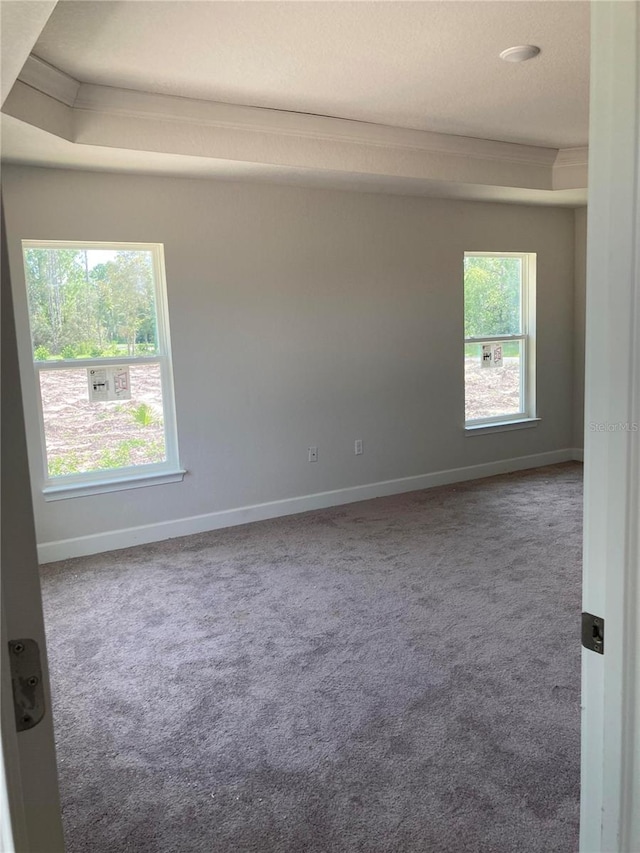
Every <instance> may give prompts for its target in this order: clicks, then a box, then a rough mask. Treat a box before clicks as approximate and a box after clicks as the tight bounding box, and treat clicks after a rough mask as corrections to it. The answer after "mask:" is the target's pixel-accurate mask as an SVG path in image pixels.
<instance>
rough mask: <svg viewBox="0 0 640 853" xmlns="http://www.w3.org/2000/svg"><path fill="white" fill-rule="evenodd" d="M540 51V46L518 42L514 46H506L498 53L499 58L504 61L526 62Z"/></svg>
mask: <svg viewBox="0 0 640 853" xmlns="http://www.w3.org/2000/svg"><path fill="white" fill-rule="evenodd" d="M539 53H540V48H539V47H536V46H535V44H519V45H516V47H508V48H507V49H506V50H503V51H502V53H501V54H500V59H504V61H505V62H526V60H527V59H533V57H534V56H537V55H538V54H539Z"/></svg>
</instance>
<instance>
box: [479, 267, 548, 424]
mask: <svg viewBox="0 0 640 853" xmlns="http://www.w3.org/2000/svg"><path fill="white" fill-rule="evenodd" d="M479 257H482V258H520V260H521V262H522V267H521V269H522V278H521V284H520V288H521V291H520V329H521V331H520V333H519V334H517V335H494V336H493V337H480V338H479V337H468V338H467V337H465V338H464V343H463V347H466V346H467V344H491V343H501V342H508V341H520V342H521V344H520V345H521V350H520V357H521V359H522V364H521V370H520V411H518V412H512V413H511V414H504V413H502V414H499V415H493V416H491V417H488V418H473V419H470V420H467V419H466V417H465V421H464V428H465V430H468V431H469V434H475V435H482V434H483V433H485V432H503V431H505V430H507V429H509V428H513V429H518V428H523V427H526V426H537V425H538V423H539V422H540V418H539V417H538V415H537V406H536V266H537V254H536V253H535V252H485V251H482V252H471V251H469V252H465V253H464V258H479ZM463 292H464V274H463ZM465 397H466V382H465ZM465 404H466V401H465Z"/></svg>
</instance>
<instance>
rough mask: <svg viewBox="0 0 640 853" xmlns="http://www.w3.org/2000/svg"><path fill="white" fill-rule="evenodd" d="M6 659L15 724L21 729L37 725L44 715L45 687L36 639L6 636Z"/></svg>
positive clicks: (24, 729) (21, 730) (22, 730)
mask: <svg viewBox="0 0 640 853" xmlns="http://www.w3.org/2000/svg"><path fill="white" fill-rule="evenodd" d="M9 661H10V662H11V684H12V685H13V707H14V711H15V715H16V728H17V730H18V731H19V732H24V731H26V729H32V728H33V727H34V726H37V725H38V723H39V722H40V720H41V719H42V718H43V717H44V689H43V686H42V668H41V667H40V649H39V648H38V644H37V643H36V641H35V640H9Z"/></svg>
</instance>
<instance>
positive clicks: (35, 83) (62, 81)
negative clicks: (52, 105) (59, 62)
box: [18, 54, 80, 107]
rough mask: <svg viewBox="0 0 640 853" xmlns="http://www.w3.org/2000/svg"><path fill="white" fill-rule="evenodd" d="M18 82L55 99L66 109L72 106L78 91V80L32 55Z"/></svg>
mask: <svg viewBox="0 0 640 853" xmlns="http://www.w3.org/2000/svg"><path fill="white" fill-rule="evenodd" d="M18 80H20V81H22V82H23V83H26V84H27V86H31V88H32V89H36V90H37V91H38V92H42V94H44V95H49V97H50V98H55V100H56V101H60V102H61V103H63V104H66V105H67V106H68V107H72V106H73V105H74V103H75V100H76V97H77V95H78V90H79V89H80V82H79V81H78V80H75V79H74V78H73V77H70V76H69V75H68V74H65V73H64V71H60V70H59V69H58V68H54V66H53V65H49V63H48V62H44V60H42V59H39V58H38V57H37V56H34V55H33V54H31V56H29V57H28V58H27V61H26V63H25V65H24V67H23V69H22V71H21V72H20V74H19V75H18Z"/></svg>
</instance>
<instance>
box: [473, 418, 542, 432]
mask: <svg viewBox="0 0 640 853" xmlns="http://www.w3.org/2000/svg"><path fill="white" fill-rule="evenodd" d="M541 420H542V419H541V418H522V420H519V421H498V422H496V423H494V424H467V425H466V426H465V428H464V431H465V435H485V433H489V432H507V431H508V430H512V429H530V428H531V427H537V426H538V424H539V423H540V421H541Z"/></svg>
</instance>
